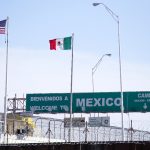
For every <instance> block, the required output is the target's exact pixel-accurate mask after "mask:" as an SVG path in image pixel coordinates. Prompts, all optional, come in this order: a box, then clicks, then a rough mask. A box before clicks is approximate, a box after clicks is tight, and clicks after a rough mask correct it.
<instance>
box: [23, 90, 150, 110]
mask: <svg viewBox="0 0 150 150" xmlns="http://www.w3.org/2000/svg"><path fill="white" fill-rule="evenodd" d="M120 97H121V94H120V92H96V93H73V100H72V112H73V113H96V112H101V113H115V112H121V98H120ZM123 105H124V112H150V92H146V91H145V92H144V91H141V92H123ZM26 111H31V112H33V113H69V112H70V93H49V94H44V93H43V94H27V95H26Z"/></svg>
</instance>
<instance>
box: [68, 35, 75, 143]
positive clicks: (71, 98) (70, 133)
mask: <svg viewBox="0 0 150 150" xmlns="http://www.w3.org/2000/svg"><path fill="white" fill-rule="evenodd" d="M73 40H74V33H72V38H71V44H72V57H71V83H70V129H69V142H71V137H72V101H73V93H72V85H73Z"/></svg>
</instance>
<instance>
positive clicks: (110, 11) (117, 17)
mask: <svg viewBox="0 0 150 150" xmlns="http://www.w3.org/2000/svg"><path fill="white" fill-rule="evenodd" d="M98 5H102V6H104V8H105V9H106V10H107V12H108V13H109V14H110V15H111V17H112V18H113V20H114V21H115V22H116V23H117V25H118V29H117V31H118V50H119V75H120V92H121V95H120V97H121V124H122V141H124V124H123V112H124V106H123V91H122V71H121V70H122V68H121V50H120V28H119V16H118V15H116V14H115V13H114V12H113V11H112V10H111V9H110V8H109V7H107V6H106V5H105V4H103V3H93V6H98Z"/></svg>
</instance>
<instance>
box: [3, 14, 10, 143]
mask: <svg viewBox="0 0 150 150" xmlns="http://www.w3.org/2000/svg"><path fill="white" fill-rule="evenodd" d="M8 20H9V18H8V17H7V33H6V36H7V39H6V76H5V97H4V142H5V136H6V132H7V78H8Z"/></svg>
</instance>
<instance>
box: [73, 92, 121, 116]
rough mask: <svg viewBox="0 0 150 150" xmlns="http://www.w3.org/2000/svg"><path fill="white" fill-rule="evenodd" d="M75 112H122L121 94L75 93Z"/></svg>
mask: <svg viewBox="0 0 150 150" xmlns="http://www.w3.org/2000/svg"><path fill="white" fill-rule="evenodd" d="M72 106H73V107H72V109H73V112H75V113H82V112H83V113H91V112H102V113H105V112H120V111H121V108H120V106H121V98H120V92H103V93H75V94H73V105H72Z"/></svg>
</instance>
